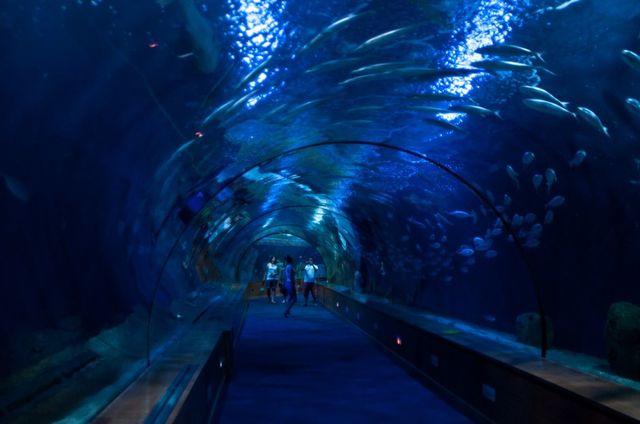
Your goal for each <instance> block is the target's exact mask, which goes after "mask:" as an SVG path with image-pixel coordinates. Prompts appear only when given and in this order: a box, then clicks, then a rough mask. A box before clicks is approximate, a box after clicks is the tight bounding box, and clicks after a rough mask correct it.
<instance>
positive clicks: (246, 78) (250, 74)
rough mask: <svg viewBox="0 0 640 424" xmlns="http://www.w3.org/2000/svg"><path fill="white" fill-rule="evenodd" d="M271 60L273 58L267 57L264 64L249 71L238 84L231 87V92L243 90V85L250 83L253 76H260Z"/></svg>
mask: <svg viewBox="0 0 640 424" xmlns="http://www.w3.org/2000/svg"><path fill="white" fill-rule="evenodd" d="M272 59H273V56H269V57H268V58H267V59H265V61H264V62H262V63H261V64H260V65H258V66H256V67H255V68H253V69H252V70H251V71H249V72H248V73H247V74H246V75H245V76H244V77H243V78H242V79H241V80H240V82H238V84H236V86H235V87H233V91H238V90H240V89H241V88H243V87H244V86H245V84H247V83H249V82H251V81H252V80H253V78H254V77H255V76H257V75H260V74H261V73H262V71H263V70H264V69H265V68H266V67H267V66H268V65H269V63H271V60H272Z"/></svg>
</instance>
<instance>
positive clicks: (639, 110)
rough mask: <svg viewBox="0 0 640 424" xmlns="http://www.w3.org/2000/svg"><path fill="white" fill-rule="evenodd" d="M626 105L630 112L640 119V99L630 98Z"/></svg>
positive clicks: (625, 102)
mask: <svg viewBox="0 0 640 424" xmlns="http://www.w3.org/2000/svg"><path fill="white" fill-rule="evenodd" d="M624 105H625V106H626V108H627V110H628V111H629V112H631V113H633V114H634V115H636V116H638V117H640V101H639V100H638V99H634V98H632V97H629V98H627V99H626V100H625V101H624Z"/></svg>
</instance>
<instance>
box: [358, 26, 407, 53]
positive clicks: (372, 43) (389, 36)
mask: <svg viewBox="0 0 640 424" xmlns="http://www.w3.org/2000/svg"><path fill="white" fill-rule="evenodd" d="M414 28H416V25H409V26H405V27H402V28H396V29H392V30H391V31H387V32H383V33H382V34H379V35H376V36H375V37H371V38H369V39H368V40H367V41H365V42H364V43H362V44H360V45H359V46H358V47H356V48H355V50H354V51H355V52H359V51H363V50H367V49H371V48H373V47H376V46H378V45H380V44H384V43H387V42H389V41H390V40H393V39H395V38H397V37H398V36H400V35H402V34H404V33H406V32H407V31H409V30H412V29H414Z"/></svg>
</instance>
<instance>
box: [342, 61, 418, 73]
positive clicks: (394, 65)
mask: <svg viewBox="0 0 640 424" xmlns="http://www.w3.org/2000/svg"><path fill="white" fill-rule="evenodd" d="M407 65H409V62H383V63H374V64H373V65H366V66H362V67H360V68H357V69H354V70H353V71H351V73H352V74H369V73H376V72H387V71H391V70H393V69H398V68H403V67H406V66H407Z"/></svg>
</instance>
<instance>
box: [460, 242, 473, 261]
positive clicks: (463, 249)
mask: <svg viewBox="0 0 640 424" xmlns="http://www.w3.org/2000/svg"><path fill="white" fill-rule="evenodd" d="M456 253H457V254H458V255H460V256H465V257H467V258H468V257H470V256H473V254H474V253H476V252H475V250H473V249H472V248H471V247H469V246H465V245H462V246H460V248H458V250H456Z"/></svg>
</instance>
